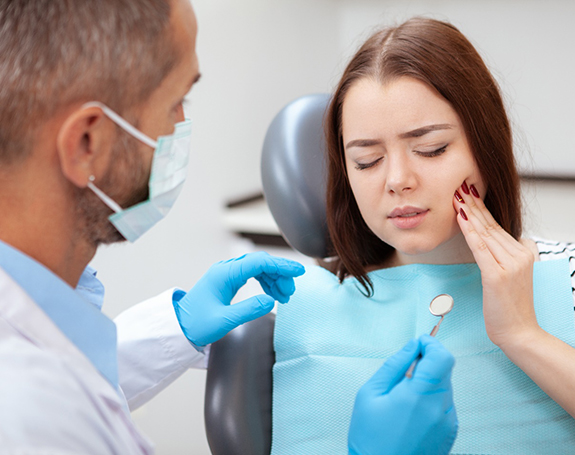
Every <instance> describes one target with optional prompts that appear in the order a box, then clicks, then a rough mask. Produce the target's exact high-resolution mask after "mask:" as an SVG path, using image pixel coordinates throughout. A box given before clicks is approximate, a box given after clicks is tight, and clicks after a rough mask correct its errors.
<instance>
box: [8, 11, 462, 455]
mask: <svg viewBox="0 0 575 455" xmlns="http://www.w3.org/2000/svg"><path fill="white" fill-rule="evenodd" d="M196 31H197V25H196V20H195V16H194V13H193V10H192V8H191V5H190V4H189V1H188V0H138V1H133V0H98V1H97V2H93V1H83V0H82V1H73V2H72V1H68V0H0V449H1V450H0V451H1V452H2V453H26V454H40V453H58V454H76V453H93V454H122V455H128V454H150V453H152V452H153V448H152V445H151V443H150V442H149V441H148V440H147V439H146V438H145V437H144V436H143V435H142V434H141V433H140V432H139V431H138V430H137V428H136V427H135V425H134V424H133V422H132V420H131V418H130V414H129V411H130V410H131V409H135V408H136V407H138V406H140V405H141V404H143V403H145V402H146V401H148V400H150V399H151V398H152V397H154V396H155V395H156V394H157V393H158V392H159V391H161V390H162V389H163V388H165V387H166V386H167V385H169V384H170V383H171V382H173V381H174V380H175V379H176V378H177V377H179V376H180V375H181V374H183V373H184V372H185V371H186V370H187V369H188V368H192V367H204V365H205V361H206V356H207V355H208V351H209V349H208V347H209V345H210V343H213V342H214V341H217V340H218V339H220V338H221V337H223V336H224V335H225V334H226V333H227V332H229V331H230V330H232V329H233V328H235V327H237V326H238V325H240V324H242V323H244V322H247V321H250V320H253V319H255V318H258V317H260V316H262V315H264V314H266V313H268V312H269V311H270V310H271V309H272V308H273V305H274V302H275V301H276V300H277V301H279V302H283V303H285V302H287V301H288V300H289V297H290V296H291V294H292V293H293V292H294V289H295V286H294V280H293V278H294V277H297V276H299V275H301V274H302V273H304V269H303V267H302V266H301V265H300V264H298V263H296V262H293V261H288V260H285V259H281V258H275V257H272V256H269V255H266V254H263V253H256V254H252V255H246V256H243V257H240V258H236V259H232V260H230V261H225V262H220V263H218V264H215V265H214V266H212V267H211V268H210V269H209V270H208V272H207V273H206V274H205V275H204V276H203V277H202V278H201V279H200V280H199V282H198V283H197V284H196V285H195V286H194V287H193V288H192V289H191V290H190V291H189V292H184V291H181V290H178V289H170V290H168V291H166V292H165V293H163V294H161V295H159V296H157V297H154V298H152V299H150V300H148V301H146V302H143V303H141V304H139V305H135V306H134V307H133V308H131V309H129V310H128V311H126V312H124V313H122V314H121V315H120V316H119V317H118V318H117V319H116V320H115V321H111V320H109V319H108V318H106V317H105V316H104V315H103V314H102V313H101V312H100V308H101V305H102V301H103V287H102V284H101V283H100V282H99V281H98V280H97V278H96V273H95V271H93V270H92V269H90V268H89V267H88V263H89V262H90V260H91V259H92V258H93V256H94V255H95V253H96V250H97V248H98V246H99V245H101V244H109V243H114V242H120V241H124V240H129V241H131V242H133V241H135V240H137V239H138V238H139V237H140V236H141V235H142V234H143V233H145V232H146V231H147V230H148V229H150V228H151V227H152V226H153V225H154V224H155V223H157V222H158V221H160V220H161V219H162V218H163V217H164V216H165V215H166V214H167V212H168V211H169V209H170V208H171V206H172V204H173V202H174V200H175V199H176V197H177V196H178V194H179V192H180V190H181V187H182V184H183V182H184V178H185V175H186V165H187V162H188V151H189V142H188V139H189V135H190V132H191V128H190V122H189V120H187V119H185V118H184V114H183V109H182V102H183V98H184V96H185V95H186V94H187V93H188V92H189V91H190V89H191V88H192V86H193V85H194V84H195V83H196V82H197V81H198V79H199V78H200V73H199V66H198V59H197V56H196V52H195V40H196ZM252 277H253V278H256V279H257V280H258V281H259V282H260V283H261V285H262V288H263V290H264V292H265V294H262V295H259V296H256V297H253V298H250V299H248V300H246V301H244V302H239V303H237V304H235V305H230V302H231V300H232V298H233V296H234V295H235V293H236V292H237V290H238V289H239V288H240V287H241V286H243V285H244V284H245V282H246V281H247V280H248V279H249V278H252ZM420 353H421V354H423V359H422V360H421V362H420V364H419V366H418V368H417V369H416V372H415V375H414V377H413V379H410V380H407V379H404V377H403V375H404V370H406V369H407V367H408V366H409V364H410V363H411V361H412V360H413V359H415V358H416V357H417V355H418V354H420ZM452 365H453V359H452V358H451V357H450V355H449V354H448V353H447V352H446V351H445V349H444V348H442V347H441V345H440V344H439V343H438V342H437V341H436V340H433V339H431V340H430V339H427V338H421V339H420V340H417V341H413V342H412V343H410V344H408V345H407V346H406V348H405V349H404V350H403V351H401V352H400V353H398V354H397V355H396V356H395V357H392V359H390V360H389V361H388V362H387V363H386V364H385V365H384V366H383V367H382V369H381V370H380V371H379V372H378V373H377V374H376V376H374V378H372V380H371V381H370V382H368V383H367V384H366V386H365V387H364V388H363V389H362V391H361V392H360V394H359V395H358V400H357V402H356V409H355V411H354V417H353V419H352V426H351V431H350V453H354V454H362V455H368V454H376V453H377V454H383V453H416V452H405V451H403V452H398V451H396V450H403V449H401V443H402V441H404V440H405V439H402V438H406V437H409V438H410V440H411V441H412V442H413V443H414V444H415V443H418V444H419V443H422V444H423V443H424V441H426V440H427V438H428V437H429V436H430V435H433V437H434V438H435V439H433V441H436V440H437V441H436V442H437V444H443V445H442V446H441V447H447V451H448V450H449V447H450V446H451V445H450V443H449V441H451V443H452V442H453V440H452V439H454V437H455V433H454V431H456V419H455V420H454V414H455V412H454V410H453V412H451V408H452V405H453V402H452V398H451V383H450V372H451V368H452ZM414 415H419V416H422V417H421V418H420V417H417V418H416V417H414ZM397 416H401V418H400V419H398V418H397ZM398 426H400V427H401V428H398ZM446 441H447V442H446ZM435 447H439V445H436V446H435ZM417 453H424V452H417ZM433 453H447V452H433Z"/></svg>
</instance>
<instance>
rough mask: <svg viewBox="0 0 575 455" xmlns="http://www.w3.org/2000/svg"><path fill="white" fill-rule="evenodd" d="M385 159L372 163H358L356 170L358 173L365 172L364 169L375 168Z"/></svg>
mask: <svg viewBox="0 0 575 455" xmlns="http://www.w3.org/2000/svg"><path fill="white" fill-rule="evenodd" d="M382 159H383V157H381V158H378V159H377V160H375V161H372V162H370V163H356V165H355V168H356V169H357V170H358V171H363V170H364V169H369V168H370V167H373V166H375V165H376V164H377V163H379V162H380V161H381V160H382Z"/></svg>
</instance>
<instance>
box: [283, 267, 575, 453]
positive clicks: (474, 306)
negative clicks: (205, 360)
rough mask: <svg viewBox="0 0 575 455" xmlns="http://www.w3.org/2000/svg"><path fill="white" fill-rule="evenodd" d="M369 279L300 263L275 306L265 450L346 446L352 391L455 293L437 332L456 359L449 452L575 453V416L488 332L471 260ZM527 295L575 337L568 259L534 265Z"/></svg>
mask: <svg viewBox="0 0 575 455" xmlns="http://www.w3.org/2000/svg"><path fill="white" fill-rule="evenodd" d="M369 276H370V278H371V280H372V282H373V285H374V290H375V294H374V296H373V297H371V298H367V297H365V296H364V295H362V289H363V288H361V286H360V285H359V283H358V282H357V280H355V279H354V278H350V279H346V280H345V281H344V282H343V283H342V284H340V283H339V282H338V280H337V277H335V276H334V275H333V274H331V273H330V272H328V271H327V270H325V269H322V268H319V267H314V268H308V271H307V272H306V274H305V275H304V276H303V277H301V278H298V279H296V286H297V291H296V293H295V295H294V296H293V297H292V298H291V299H290V302H289V303H288V304H286V305H280V307H279V309H278V314H277V319H276V327H275V335H274V338H275V339H274V345H275V350H276V364H275V366H274V372H273V374H274V379H273V436H272V455H288V454H289V455H321V454H326V455H327V454H329V455H338V454H341V455H344V454H345V455H347V453H348V452H347V433H348V428H349V421H350V418H351V412H352V409H353V404H354V399H355V395H356V393H357V391H358V390H359V388H360V387H361V386H362V385H363V384H364V383H365V382H366V381H367V380H368V379H369V378H370V377H371V376H372V374H373V373H374V372H375V371H376V370H377V369H379V368H380V367H381V365H382V364H383V362H384V361H385V360H386V359H387V358H388V357H389V356H391V355H392V354H394V353H395V352H396V351H398V350H399V349H401V348H402V347H403V345H404V344H405V343H406V342H407V341H408V340H410V339H411V338H414V337H417V336H419V335H421V334H423V333H429V332H430V331H431V329H432V328H433V326H434V325H435V324H436V323H437V322H438V318H436V317H435V316H432V315H431V314H430V313H429V302H431V300H432V299H433V298H434V297H435V296H437V295H438V294H444V293H447V294H450V295H451V296H453V298H454V300H455V304H454V307H453V310H452V311H451V313H449V315H447V316H446V317H445V319H444V321H443V323H442V324H441V329H440V330H439V333H438V334H437V338H438V339H439V340H440V341H441V342H442V343H443V345H444V346H445V347H446V348H447V349H449V350H450V351H451V353H452V354H453V355H454V356H455V358H456V363H455V368H454V371H453V390H454V400H455V406H456V408H457V415H458V417H459V425H460V426H459V432H458V436H457V440H456V442H455V444H454V446H453V449H452V453H453V454H505V455H512V454H518V455H526V454H567V453H575V421H574V420H573V419H572V418H571V417H570V416H569V414H568V413H567V412H565V411H564V410H563V409H562V408H561V407H560V406H559V405H558V404H557V403H555V402H554V401H553V400H552V399H551V398H549V397H548V396H547V395H546V394H545V393H544V392H543V391H542V390H541V389H540V388H539V387H538V386H537V385H536V384H535V383H534V382H533V381H532V380H531V379H530V378H529V377H528V376H527V375H526V374H525V373H523V371H521V370H520V369H519V368H518V367H517V366H515V364H513V363H512V362H511V361H510V360H509V359H508V358H507V357H506V356H505V354H504V353H503V352H502V351H501V350H500V349H499V348H498V347H497V346H496V345H494V344H493V343H492V342H491V341H490V340H489V338H488V337H487V334H486V332H485V324H484V320H483V308H482V306H483V305H482V288H481V275H480V271H479V268H478V267H477V265H475V264H456V265H422V264H414V265H408V266H402V267H396V268H391V269H383V270H378V271H375V272H371V273H370V274H369ZM534 298H535V311H536V314H537V320H538V322H539V324H540V326H541V327H542V328H543V329H544V330H546V331H547V332H549V333H551V334H552V335H554V336H555V337H557V338H559V339H561V340H563V341H564V342H566V343H568V344H569V345H571V346H574V345H575V325H574V312H573V296H572V294H571V282H570V276H569V263H568V260H567V259H564V260H563V259H560V260H552V261H545V262H537V263H535V268H534ZM574 380H575V378H574ZM383 434H384V432H383V430H382V437H383Z"/></svg>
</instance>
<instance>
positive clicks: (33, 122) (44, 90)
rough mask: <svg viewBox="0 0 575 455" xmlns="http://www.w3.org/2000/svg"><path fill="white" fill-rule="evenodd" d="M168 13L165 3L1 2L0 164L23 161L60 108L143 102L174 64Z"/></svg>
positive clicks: (148, 0)
mask: <svg viewBox="0 0 575 455" xmlns="http://www.w3.org/2000/svg"><path fill="white" fill-rule="evenodd" d="M170 12H171V8H170V0H0V165H6V164H10V163H14V162H19V161H21V160H23V159H25V157H26V156H27V155H28V154H29V153H30V150H31V148H32V144H33V141H34V140H35V135H36V133H37V131H38V128H39V127H40V126H42V124H43V123H44V121H43V120H44V119H48V118H49V117H50V116H51V115H53V114H54V113H55V112H57V111H58V110H59V109H61V108H63V107H65V106H68V105H71V104H73V103H78V102H83V101H90V100H97V101H101V102H103V103H105V104H107V105H109V106H110V107H111V108H112V109H114V110H116V111H117V112H120V113H122V112H123V111H126V110H127V109H129V108H130V107H132V106H134V105H136V104H137V103H140V102H144V101H145V100H146V99H148V97H149V96H150V95H151V94H152V92H153V91H154V89H155V88H157V87H158V86H159V85H160V83H161V82H162V80H163V79H164V78H165V76H166V75H167V74H168V73H169V72H170V71H171V69H172V68H173V67H174V66H175V64H176V63H177V62H178V59H179V55H178V51H177V46H175V43H173V42H172V34H171V33H169V30H168V24H169V21H170Z"/></svg>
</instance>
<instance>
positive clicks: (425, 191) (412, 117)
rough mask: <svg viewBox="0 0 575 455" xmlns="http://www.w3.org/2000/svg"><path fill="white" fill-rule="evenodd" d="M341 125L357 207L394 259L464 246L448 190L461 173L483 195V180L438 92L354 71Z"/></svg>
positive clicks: (457, 122) (413, 81)
mask: <svg viewBox="0 0 575 455" xmlns="http://www.w3.org/2000/svg"><path fill="white" fill-rule="evenodd" d="M342 130H343V144H344V148H345V161H346V166H347V172H348V176H349V182H350V184H351V188H352V191H353V194H354V195H355V199H356V201H357V204H358V206H359V210H360V211H361V214H362V216H363V219H364V220H365V222H366V223H367V225H368V227H369V228H370V229H371V230H372V231H373V232H374V233H375V234H376V235H377V236H378V237H379V238H380V239H381V240H383V241H384V242H386V243H388V244H389V245H391V246H393V247H394V248H395V249H396V251H397V254H398V255H399V256H402V257H403V260H401V261H400V262H403V263H408V262H416V261H419V260H421V259H423V258H427V259H428V260H423V262H429V260H433V257H432V256H437V255H438V254H443V253H445V252H446V251H451V252H452V253H453V250H454V249H458V248H460V246H461V247H462V248H465V247H466V245H465V242H464V239H463V235H462V234H461V231H460V230H459V227H458V225H457V221H456V213H455V210H454V208H453V197H454V193H455V191H456V190H458V189H459V188H460V186H461V184H462V183H463V181H466V182H467V184H468V185H471V184H474V185H475V187H476V188H477V189H478V191H479V193H480V194H481V195H482V196H483V195H484V194H485V187H484V184H483V181H482V179H481V176H480V174H479V170H478V168H477V165H476V163H475V160H474V158H473V155H472V153H471V150H470V148H469V144H468V143H467V139H466V137H465V134H464V131H463V126H462V125H461V122H460V120H459V117H458V116H457V114H456V113H455V111H454V110H453V108H452V107H451V106H450V104H449V103H448V102H447V101H446V100H445V99H444V98H443V97H442V96H441V95H439V93H437V92H436V91H435V90H434V89H432V88H431V87H430V86H428V85H427V84H425V83H423V82H420V81H418V80H416V79H412V78H409V77H401V78H398V79H396V80H393V81H391V82H389V83H387V84H385V85H382V84H381V83H379V82H376V81H374V80H372V79H367V78H366V79H360V80H359V81H357V82H355V83H354V85H352V87H351V88H350V89H349V91H348V93H347V95H346V97H345V99H344V103H343V107H342ZM459 191H460V192H461V190H459ZM458 237H459V238H458ZM440 247H441V248H440ZM467 251H468V250H467ZM459 254H460V255H461V253H459ZM421 255H423V256H421ZM426 255H427V256H426ZM455 255H456V256H457V252H455ZM414 256H415V257H414ZM400 259H401V258H400ZM435 260H436V262H445V261H441V260H439V261H437V258H435Z"/></svg>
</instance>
